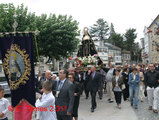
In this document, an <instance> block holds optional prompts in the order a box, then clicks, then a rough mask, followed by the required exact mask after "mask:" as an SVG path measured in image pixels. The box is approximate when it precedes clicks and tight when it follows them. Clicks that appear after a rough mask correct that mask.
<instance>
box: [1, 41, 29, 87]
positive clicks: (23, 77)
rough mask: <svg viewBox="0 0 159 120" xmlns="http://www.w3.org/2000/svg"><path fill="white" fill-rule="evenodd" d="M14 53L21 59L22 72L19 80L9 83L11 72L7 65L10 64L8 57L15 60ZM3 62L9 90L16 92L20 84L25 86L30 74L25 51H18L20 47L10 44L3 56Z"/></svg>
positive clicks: (27, 56)
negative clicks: (22, 63)
mask: <svg viewBox="0 0 159 120" xmlns="http://www.w3.org/2000/svg"><path fill="white" fill-rule="evenodd" d="M12 52H13V53H12ZM14 52H16V53H18V54H19V55H20V56H21V57H22V59H23V61H24V72H23V74H22V75H21V77H20V78H19V79H17V80H15V81H11V71H10V68H9V63H10V56H13V57H14V59H17V56H15V53H14ZM3 61H4V62H3V67H4V71H5V73H6V74H7V76H8V79H9V83H10V89H11V90H16V89H17V88H19V86H20V85H21V84H22V85H25V84H26V81H27V80H29V76H30V74H31V63H30V59H29V55H28V54H26V50H25V49H22V50H20V47H19V46H18V45H17V44H12V45H11V48H10V49H8V50H7V53H6V54H5V58H4V59H3Z"/></svg>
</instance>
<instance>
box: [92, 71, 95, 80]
mask: <svg viewBox="0 0 159 120" xmlns="http://www.w3.org/2000/svg"><path fill="white" fill-rule="evenodd" d="M94 76H95V72H92V80H93V79H94Z"/></svg>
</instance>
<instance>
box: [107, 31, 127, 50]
mask: <svg viewBox="0 0 159 120" xmlns="http://www.w3.org/2000/svg"><path fill="white" fill-rule="evenodd" d="M108 42H109V43H111V44H113V45H115V46H117V47H120V48H121V49H124V46H123V37H122V35H121V34H117V33H112V34H111V35H110V37H109V38H108Z"/></svg>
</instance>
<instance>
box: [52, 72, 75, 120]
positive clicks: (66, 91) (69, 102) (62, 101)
mask: <svg viewBox="0 0 159 120" xmlns="http://www.w3.org/2000/svg"><path fill="white" fill-rule="evenodd" d="M67 74H68V72H67V70H60V72H59V79H60V81H59V83H58V87H57V93H56V101H55V104H56V108H57V110H58V111H56V112H57V119H58V120H72V116H71V114H72V112H73V105H74V86H73V84H72V83H71V82H70V81H69V80H68V79H67Z"/></svg>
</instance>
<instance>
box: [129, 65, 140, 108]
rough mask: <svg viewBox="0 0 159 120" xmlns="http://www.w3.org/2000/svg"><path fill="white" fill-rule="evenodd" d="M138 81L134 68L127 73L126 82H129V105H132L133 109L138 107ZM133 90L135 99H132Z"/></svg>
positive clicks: (138, 77)
mask: <svg viewBox="0 0 159 120" xmlns="http://www.w3.org/2000/svg"><path fill="white" fill-rule="evenodd" d="M139 83H140V76H139V74H138V73H137V69H136V68H134V69H133V72H132V73H130V74H129V82H128V84H129V95H130V102H131V106H133V105H134V107H135V109H138V93H139ZM133 92H134V96H135V100H133Z"/></svg>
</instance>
